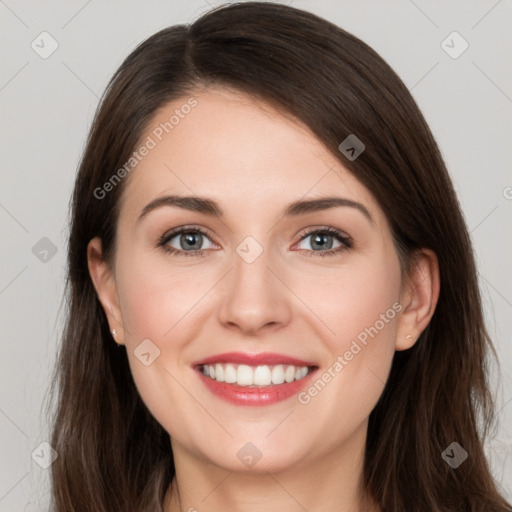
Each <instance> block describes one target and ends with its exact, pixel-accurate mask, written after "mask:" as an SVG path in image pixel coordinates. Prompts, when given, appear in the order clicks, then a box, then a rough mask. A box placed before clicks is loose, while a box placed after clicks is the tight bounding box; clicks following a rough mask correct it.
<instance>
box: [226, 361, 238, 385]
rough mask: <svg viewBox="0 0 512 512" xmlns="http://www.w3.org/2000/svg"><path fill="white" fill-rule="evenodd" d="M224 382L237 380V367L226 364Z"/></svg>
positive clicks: (231, 382)
mask: <svg viewBox="0 0 512 512" xmlns="http://www.w3.org/2000/svg"><path fill="white" fill-rule="evenodd" d="M224 382H227V383H228V384H233V383H235V382H236V369H235V367H234V366H233V365H232V364H229V363H228V364H226V365H225V366H224Z"/></svg>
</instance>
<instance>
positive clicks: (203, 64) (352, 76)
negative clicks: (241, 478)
mask: <svg viewBox="0 0 512 512" xmlns="http://www.w3.org/2000/svg"><path fill="white" fill-rule="evenodd" d="M209 85H219V86H229V87H233V88H235V89H236V90H240V91H243V92H246V93H249V94H251V95H253V96H255V97H258V98H261V99H264V100H265V101H267V102H268V103H270V104H272V105H273V106H275V107H276V108H279V109H281V111H283V112H286V113H288V114H291V115H292V116H295V118H297V119H299V120H301V121H302V122H304V123H305V124H306V125H307V126H309V127H310V128H311V130H312V131H313V133H315V134H316V136H317V137H318V138H319V139H320V140H321V141H322V142H323V143H324V144H325V146H326V147H327V148H328V149H329V150H330V151H331V153H332V155H333V156H334V158H336V159H338V160H340V161H341V163H342V164H343V165H344V166H345V167H346V168H347V169H348V170H349V171H350V172H351V173H353V175H354V176H355V177H357V179H358V180H360V182H361V183H363V184H364V185H365V186H366V187H367V188H368V189H369V190H370V191H371V193H372V194H373V195H374V197H375V198H376V199H377V201H378V203H379V204H380V206H381V208H382V210H383V211H384V213H385V215H386V217H387V219H388V221H389V223H390V225H391V229H392V234H393V238H394V242H395V245H396V249H397V251H398V254H399V255H400V261H401V264H402V268H403V269H405V270H407V266H408V262H409V261H410V259H411V255H412V254H413V253H414V250H415V249H418V248H421V247H427V248H430V249H432V250H433V251H434V252H435V253H436V254H437V257H438V261H439V268H440V278H441V291H440V297H439V301H438V304H437V308H436V311H435V313H434V316H433V317H432V319H431V322H430V324H429V325H428V327H427V328H426V329H425V331H424V332H423V333H422V334H421V336H420V338H419V340H418V341H417V343H416V344H415V345H414V346H413V348H411V349H409V350H406V351H403V352H396V354H395V358H394V361H393V366H392V370H391V374H390V377H389V380H388V382H387V384H386V387H385V389H384V392H383V394H382V396H381V398H380V400H379V402H378V404H377V406H376V407H375V409H374V410H373V411H372V413H371V415H370V418H369V428H368V437H367V445H366V452H365V461H364V474H363V476H364V489H365V491H366V492H367V494H368V495H369V496H372V497H373V499H374V500H375V501H376V502H377V503H378V504H379V505H380V506H381V508H382V509H383V510H384V511H390V512H402V511H403V512H410V511H411V510H414V511H416V512H423V511H424V512H432V511H434V510H435V511H475V512H476V511H486V512H489V511H510V510H512V507H511V506H510V505H509V504H507V502H506V501H505V499H504V498H503V497H502V496H500V492H499V491H498V489H497V486H496V484H495V481H494V480H493V477H492V475H491V471H490V468H489V465H488V463H487V461H486V458H485V454H484V450H483V442H484V440H485V438H486V436H487V435H488V433H489V431H490V428H491V426H492V425H494V422H493V419H494V403H493V396H492V394H491V391H490V386H489V382H488V363H489V355H494V356H496V354H495V352H494V348H493V346H492V343H491V340H490V338H489V336H488V333H487V331H486V328H485V326H484V320H483V314H482V305H481V299H480V292H479V288H478V281H477V271H476V268H475V261H474V255H473V249H472V245H471V241H470V238H469V235H468V231H467V228H466V225H465V222H464V219H463V216H462V214H461V209H460V205H459V203H458V201H457V197H456V194H455V192H454V189H453V186H452V183H451V181H450V178H449V175H448V173H447V170H446V167H445V164H444V162H443V159H442V157H441V154H440V152H439V149H438V147H437V145H436V142H435V140H434V138H433V136H432V134H431V132H430V130H429V128H428V126H427V124H426V122H425V120H424V118H423V116H422V114H421V112H420V111H419V109H418V107H417V106H416V104H415V102H414V100H413V98H412V97H411V95H410V93H409V91H408V90H407V88H406V87H405V85H404V84H403V83H402V81H401V80H400V78H399V77H398V76H397V75H396V74H395V72H394V71H393V70H392V69H391V68H390V67H389V66H388V65H387V64H386V62H385V61H384V60H383V59H382V58H381V57H380V56H379V55H377V53H376V52H375V51H373V50H372V49H371V48H370V47H369V46H367V45H366V44H365V43H364V42H362V41H360V40H359V39H357V38H356V37H354V36H353V35H351V34H349V33H347V32H345V31H344V30H342V29H340V28H339V27H337V26H335V25H333V24H331V23H329V22H327V21H326V20H323V19H321V18H319V17H317V16H315V15H313V14H310V13H308V12H305V11H302V10H299V9H295V8H291V7H288V6H285V5H280V4H274V3H264V2H249V3H243V4H234V5H228V6H222V7H221V8H217V9H214V10H212V11H210V12H208V13H206V14H205V15H203V16H202V17H200V18H199V19H198V20H197V21H195V22H194V23H193V24H191V25H189V26H185V25H179V26H172V27H169V28H166V29H164V30H162V31H160V32H158V33H156V34H155V35H153V36H152V37H150V38H149V39H147V40H146V41H144V42H143V43H141V44H140V45H139V46H138V47H137V48H136V49H135V50H134V51H133V52H132V53H131V54H130V55H129V56H128V57H127V58H126V60H125V61H124V62H123V63H122V65H121V66H120V68H119V69H118V70H117V71H116V73H115V74H114V76H113V78H112V79H111V81H110V83H109V85H108V87H107V90H106V91H105V93H104V95H103V97H102V100H101V103H100V105H99V107H98V110H97V112H96V116H95V118H94V121H93V124H92V128H91V130H90V133H89V137H88V140H87V145H86V148H85V151H84V154H83V157H82V160H81V163H80V168H79V171H78V175H77V178H76V185H75V189H74V194H73V197H72V204H71V215H72V218H71V229H70V236H69V253H68V279H67V293H68V296H67V304H68V311H67V323H66V327H65V331H64V333H63V338H62V345H61V348H60V352H59V360H58V364H57V365H56V368H55V373H54V377H53V380H52V386H51V396H52V398H53V397H54V395H55V393H56V389H57V388H58V395H57V402H56V405H57V407H56V412H50V414H52V415H53V421H52V423H53V426H52V435H51V445H52V447H53V448H54V449H55V450H56V451H57V453H58V458H57V460H56V461H55V462H54V463H53V465H52V466H51V475H52V497H53V501H52V506H53V507H54V510H55V511H58V512H73V511H76V512H78V511H80V512H85V511H94V512H118V511H119V512H120V511H126V512H128V511H130V512H134V511H135V512H155V511H159V510H162V506H163V500H164V496H165V493H166V491H167V488H168V486H169V484H170V482H171V480H172V478H173V476H174V464H173V454H172V451H171V445H170V441H169V436H168V434H167V432H166V431H165V430H164V429H163V427H162V426H161V425H160V424H159V423H158V422H157V421H156V420H155V419H154V418H153V416H152V415H151V414H150V413H149V411H148V409H147V408H146V406H145V405H144V403H143V402H142V400H141V398H140V396H139V394H138V392H137V389H136V387H135V385H134V381H133V379H132V376H131V372H130V368H129V365H128V360H127V356H126V352H125V349H124V348H119V347H117V346H116V344H115V343H114V342H113V339H112V337H111V334H110V332H109V328H108V324H107V321H106V316H105V314H104V311H103V309H102V307H101V305H100V302H99V300H98V298H97V295H96V293H95V290H94V288H93V285H92V281H91V278H90V276H89V273H88V266H87V251H86V249H87V244H88V242H89V241H90V240H91V239H92V238H94V237H96V236H99V237H100V238H101V240H102V244H103V250H104V255H105V257H106V258H107V260H108V259H109V258H111V257H112V254H113V252H114V251H115V236H116V223H117V217H118V205H119V199H120V197H121V194H122V191H123V188H124V184H125V183H124V182H125V181H126V179H125V180H123V181H121V182H120V183H119V184H118V185H117V186H115V187H113V190H111V191H110V192H109V193H108V194H105V197H103V198H101V199H98V197H97V195H98V194H97V189H98V188H101V187H102V186H103V185H104V184H105V183H106V182H107V181H108V180H109V178H111V176H112V175H113V174H114V173H115V172H116V171H117V170H118V169H119V168H121V167H122V166H123V164H124V163H125V162H126V161H127V160H128V159H129V157H130V155H131V153H132V152H133V151H134V149H135V148H136V144H137V142H138V141H139V139H140V137H141V135H142V133H143V132H144V130H145V128H147V126H148V122H149V121H150V119H151V117H152V116H153V115H154V114H155V112H156V110H157V109H159V108H160V107H162V106H163V105H165V104H166V103H167V102H169V101H171V100H173V99H177V98H180V97H185V95H186V94H192V93H193V92H194V90H197V89H198V88H199V87H204V86H209ZM350 134H355V135H356V136H357V137H358V138H359V139H360V140H361V141H363V142H364V144H365V145H366V149H365V151H364V152H363V153H362V154H361V156H359V157H358V158H357V159H355V160H354V161H350V160H348V159H347V158H345V157H344V156H343V155H342V154H341V152H340V150H339V149H338V146H339V144H340V143H341V142H342V141H343V140H344V139H345V138H346V137H347V136H349V135H350ZM95 190H96V194H95ZM454 441H456V442H458V443H459V444H460V445H461V446H462V447H463V448H464V449H465V450H466V451H467V452H468V454H469V457H468V459H467V460H466V461H465V462H464V463H463V464H462V465H460V466H459V467H458V468H457V469H453V468H452V467H450V466H449V465H448V464H447V463H446V462H445V460H443V458H442V456H441V454H442V452H443V451H444V450H445V448H446V447H448V446H449V445H450V444H451V443H452V442H454Z"/></svg>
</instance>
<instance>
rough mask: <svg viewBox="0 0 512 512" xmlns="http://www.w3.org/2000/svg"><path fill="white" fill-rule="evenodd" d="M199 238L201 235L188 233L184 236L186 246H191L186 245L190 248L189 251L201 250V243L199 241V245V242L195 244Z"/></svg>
mask: <svg viewBox="0 0 512 512" xmlns="http://www.w3.org/2000/svg"><path fill="white" fill-rule="evenodd" d="M198 236H199V233H186V234H184V235H182V240H185V241H186V244H189V245H188V246H187V245H186V244H185V247H188V248H189V249H199V248H200V247H201V241H199V244H197V240H196V243H194V238H197V237H198ZM196 246H197V247H196Z"/></svg>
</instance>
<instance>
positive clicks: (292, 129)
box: [121, 89, 382, 223]
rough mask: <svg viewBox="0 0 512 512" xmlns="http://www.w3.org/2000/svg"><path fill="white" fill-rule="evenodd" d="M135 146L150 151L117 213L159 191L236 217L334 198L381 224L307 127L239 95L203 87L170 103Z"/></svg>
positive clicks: (129, 211)
mask: <svg viewBox="0 0 512 512" xmlns="http://www.w3.org/2000/svg"><path fill="white" fill-rule="evenodd" d="M140 141H141V142H140V144H139V146H140V145H141V144H146V145H147V146H148V147H151V149H150V150H149V151H147V152H146V155H145V156H144V157H142V158H141V160H140V162H139V163H138V164H137V165H136V166H135V168H134V169H133V170H132V171H131V173H130V175H129V177H128V180H127V183H126V184H125V185H126V187H125V190H124V192H123V200H122V205H121V214H122V215H123V212H124V215H135V214H136V213H140V211H141V210H142V209H143V208H144V206H145V205H146V204H147V203H149V202H150V201H152V200H154V199H155V198H157V197H158V196H162V195H166V194H186V195H198V196H207V197H211V198H213V199H215V200H216V201H217V202H218V203H220V204H221V205H222V206H223V210H225V211H226V214H228V215H229V214H230V213H232V214H233V215H234V216H240V215H241V216H242V217H243V218H254V217H255V216H256V217H258V218H261V217H262V215H263V213H265V212H266V213H269V214H270V213H271V212H272V213H274V212H278V211H281V210H282V208H283V205H285V204H288V203H290V202H293V201H296V200H298V199H301V198H304V199H307V198H315V197H322V196H327V195H329V196H332V195H338V196H342V197H344V198H347V199H352V200H355V201H359V202H363V203H364V204H365V206H366V207H367V209H368V210H369V211H370V213H371V214H372V216H373V217H374V219H376V221H377V223H380V222H381V221H382V212H380V209H379V206H378V204H377V203H376V201H375V200H374V198H373V196H372V194H371V193H370V191H369V190H368V189H366V187H365V186H364V185H362V184H361V183H360V182H359V181H358V180H357V179H356V178H355V177H354V176H353V175H352V174H351V173H349V171H348V170H347V169H345V168H344V167H343V165H342V164H341V163H340V161H338V160H336V159H335V158H334V157H333V156H332V154H331V153H330V152H329V151H328V150H327V148H325V146H324V145H323V144H322V143H321V142H320V141H319V140H318V138H317V137H316V136H315V135H314V134H313V133H312V132H311V131H310V130H309V128H308V127H307V126H305V125H304V124H303V123H301V122H300V121H298V120H296V119H293V118H292V117H291V116H289V115H286V114H283V113H280V112H278V111H277V110H275V109H274V108H273V107H271V106H270V105H268V104H266V103H264V102H262V101H259V100H256V99H255V98H253V97H251V96H247V95H245V94H242V93H238V92H234V91H230V90H224V89H213V90H212V89H209V90H207V91H206V90H203V91H197V92H196V93H191V94H190V95H189V96H184V97H182V98H179V99H177V100H174V101H172V102H170V103H168V104H166V105H165V106H164V107H163V108H161V109H160V110H158V111H157V112H156V113H155V115H154V116H153V118H152V119H151V121H150V122H149V123H148V126H147V128H146V130H145V132H144V134H143V135H142V137H141V138H140Z"/></svg>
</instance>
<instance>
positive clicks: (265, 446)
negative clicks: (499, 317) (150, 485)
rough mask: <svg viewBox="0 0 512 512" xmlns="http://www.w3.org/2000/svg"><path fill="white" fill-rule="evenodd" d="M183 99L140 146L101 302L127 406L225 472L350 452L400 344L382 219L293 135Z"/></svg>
mask: <svg viewBox="0 0 512 512" xmlns="http://www.w3.org/2000/svg"><path fill="white" fill-rule="evenodd" d="M193 98H194V99H195V101H196V102H197V103H195V102H194V100H190V98H189V97H184V98H183V99H181V100H178V101H174V102H172V103H170V104H168V105H167V106H166V107H165V108H163V109H161V110H160V111H159V112H158V113H157V114H156V115H155V117H154V119H153V120H152V122H151V123H150V124H149V126H148V129H147V132H146V133H145V134H144V135H143V137H142V138H141V145H142V144H146V146H147V147H148V148H149V149H148V151H147V154H146V155H145V156H143V157H141V161H140V162H139V163H138V165H137V166H136V167H135V169H134V170H132V171H131V173H130V175H129V176H128V177H126V178H124V179H126V180H127V182H126V188H125V190H124V191H123V195H122V202H121V208H120V214H119V221H118V230H117V246H116V253H115V261H114V269H113V272H112V274H109V270H107V278H106V280H105V282H107V284H105V285H104V286H103V288H101V291H100V296H101V299H102V303H103V305H104V307H105V310H106V312H107V315H108V317H109V322H110V325H111V327H112V328H115V329H116V331H117V341H118V342H120V343H123V344H125V345H126V351H127V356H128V360H129V364H130V367H131V371H132V373H133V378H134V380H135V383H136V385H137V388H138V391H139V393H140V395H141V397H142V399H143V401H144V402H145V404H146V406H147V407H148V409H149V410H150V411H151V413H152V414H153V415H154V417H155V418H156V419H157V420H158V422H159V423H160V424H161V425H162V426H163V427H164V428H165V429H166V431H167V432H168V433H169V434H170V436H171V442H172V446H173V450H174V451H175V453H187V454H188V455H189V456H192V457H194V458H197V459H199V460H201V461H203V462H209V463H212V464H214V465H216V466H220V467H223V468H225V469H228V470H231V471H245V470H247V471H249V470H251V471H259V470H261V471H271V472H274V471H278V470H282V469H284V468H287V467H294V468H300V467H301V466H302V465H306V464H310V463H312V462H313V461H315V460H317V461H318V460H320V458H321V457H331V456H333V457H338V456H339V455H340V454H344V455H351V453H352V454H355V455H360V453H361V446H362V442H363V439H364V438H365V436H366V427H367V419H368V416H369V414H370V412H371V411H372V409H373V408H374V406H375V405H376V402H377V400H378V399H379V397H380V395H381V393H382V391H383V388H384V384H385V382H386V380H387V377H388V372H389V370H390V367H391V362H392V358H393V354H394V352H395V350H396V349H397V348H404V347H399V342H398V341H397V340H398V339H400V340H402V339H403V338H404V337H405V335H406V333H407V331H404V326H402V324H401V323H402V321H403V309H404V308H403V307H402V302H401V301H402V295H401V294H402V288H403V287H402V282H401V275H400V266H399V261H398V258H397V254H396V251H395V248H394V246H393V243H392V238H391V232H390V228H389V225H388V223H387V221H386V219H385V217H384V215H383V212H382V211H381V209H380V207H379V205H378V204H377V202H376V201H375V199H374V198H373V197H372V195H371V194H370V192H369V191H368V190H367V189H366V188H365V187H364V186H363V185H362V184H361V183H359V182H358V181H357V180H356V179H355V178H354V177H353V176H352V175H351V174H350V173H349V172H348V171H347V170H346V169H345V168H344V167H343V165H342V163H340V162H339V161H338V160H336V159H334V158H333V156H332V155H331V154H330V153H329V152H328V151H327V150H326V149H325V148H324V147H323V145H322V144H321V143H320V142H319V141H318V140H317V139H316V138H315V136H314V135H313V134H312V133H311V132H310V131H309V130H307V129H306V128H305V127H304V126H303V125H301V124H298V123H296V122H294V121H292V120H290V119H289V118H286V117H283V116H282V115H280V114H279V113H277V112H276V111H274V110H273V109H272V108H271V107H270V106H268V105H266V104H262V103H256V102H255V100H254V99H252V98H250V97H247V96H242V95H237V94H235V93H234V92H229V91H228V90H220V89H217V90H208V91H202V92H198V93H197V94H194V95H193ZM189 100H190V101H189ZM187 102H188V103H187ZM186 104H188V105H189V106H190V105H192V106H191V107H190V108H186V107H183V106H184V105H186ZM176 110H177V111H178V112H175V111H176ZM173 114H174V116H175V117H174V118H173V119H172V121H169V120H170V118H171V116H172V115H173ZM177 119H179V121H177ZM166 122H167V123H168V124H167V125H165V123H166ZM161 123H162V124H161ZM164 127H165V128H164ZM167 132H168V133H167ZM346 135H348V134H340V136H341V138H340V142H341V140H342V139H343V138H345V136H346ZM148 137H149V138H148ZM160 139H161V140H160ZM150 140H151V141H152V142H150ZM153 146H154V147H153ZM140 153H141V154H142V153H146V151H142V152H140ZM342 158H343V157H342ZM185 196H186V197H187V198H189V199H188V200H187V201H185V200H181V206H180V205H179V204H177V203H176V201H175V202H174V203H173V201H172V200H171V199H170V198H171V197H174V198H176V197H185ZM324 198H337V199H336V200H337V201H338V203H335V201H334V200H332V201H329V202H324V203H323V204H322V203H321V202H318V203H312V205H311V206H310V207H309V208H307V207H306V206H304V205H305V204H307V202H310V201H319V200H321V199H324ZM205 201H208V203H205ZM213 203H215V207H212V205H213ZM299 203H300V204H303V203H304V204H303V206H297V204H299ZM294 204H295V206H293V207H292V206H291V205H294ZM186 205H188V207H186ZM185 228H186V229H187V230H189V233H188V234H183V233H179V232H178V231H176V230H178V229H185ZM326 229H329V230H331V232H328V233H326ZM173 230H174V231H176V233H172V232H173ZM336 232H339V234H337V233H336ZM171 251H174V252H171ZM401 311H402V312H401ZM203 362H209V363H210V364H209V365H208V366H206V368H205V367H204V366H202V363H203ZM257 367H259V368H257ZM203 371H204V372H205V373H208V374H210V372H211V374H212V376H213V375H214V372H215V377H216V379H213V378H212V377H210V375H208V376H206V375H203ZM306 371H307V372H308V373H307V375H305V373H306ZM304 375H305V376H304ZM254 379H256V383H257V384H256V385H255V384H254ZM218 381H224V382H218ZM226 381H228V382H226ZM233 381H234V382H233ZM251 382H252V383H253V384H252V385H251ZM356 452H357V453H356Z"/></svg>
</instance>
